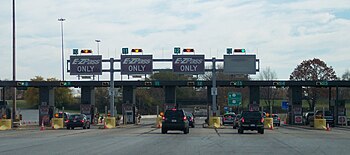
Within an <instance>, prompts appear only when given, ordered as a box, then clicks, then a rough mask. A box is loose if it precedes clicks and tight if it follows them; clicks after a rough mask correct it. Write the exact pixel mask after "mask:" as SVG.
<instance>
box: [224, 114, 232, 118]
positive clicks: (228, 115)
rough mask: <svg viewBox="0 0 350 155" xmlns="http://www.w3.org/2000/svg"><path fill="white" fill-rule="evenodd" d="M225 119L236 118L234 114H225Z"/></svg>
mask: <svg viewBox="0 0 350 155" xmlns="http://www.w3.org/2000/svg"><path fill="white" fill-rule="evenodd" d="M224 117H235V115H234V114H225V115H224Z"/></svg>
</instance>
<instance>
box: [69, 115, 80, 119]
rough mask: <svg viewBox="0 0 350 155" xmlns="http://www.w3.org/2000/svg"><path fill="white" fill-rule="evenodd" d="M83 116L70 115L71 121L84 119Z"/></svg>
mask: <svg viewBox="0 0 350 155" xmlns="http://www.w3.org/2000/svg"><path fill="white" fill-rule="evenodd" d="M82 117H83V116H81V115H70V116H69V119H78V118H82Z"/></svg>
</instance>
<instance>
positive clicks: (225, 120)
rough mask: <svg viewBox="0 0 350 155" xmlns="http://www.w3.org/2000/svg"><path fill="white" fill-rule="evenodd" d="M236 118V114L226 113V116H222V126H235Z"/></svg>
mask: <svg viewBox="0 0 350 155" xmlns="http://www.w3.org/2000/svg"><path fill="white" fill-rule="evenodd" d="M235 118H236V114H235V113H226V114H224V116H222V125H225V124H233V122H234V120H235Z"/></svg>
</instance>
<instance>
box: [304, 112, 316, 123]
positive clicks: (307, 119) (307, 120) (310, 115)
mask: <svg viewBox="0 0 350 155" xmlns="http://www.w3.org/2000/svg"><path fill="white" fill-rule="evenodd" d="M313 117H314V112H307V113H305V115H304V117H303V119H304V122H305V125H309V124H310V120H311V118H313Z"/></svg>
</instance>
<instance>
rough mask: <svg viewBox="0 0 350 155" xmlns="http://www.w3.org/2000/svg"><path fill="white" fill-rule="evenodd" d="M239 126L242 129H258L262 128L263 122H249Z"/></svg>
mask: <svg viewBox="0 0 350 155" xmlns="http://www.w3.org/2000/svg"><path fill="white" fill-rule="evenodd" d="M241 128H243V130H258V129H261V128H264V125H263V124H257V125H251V124H242V126H241Z"/></svg>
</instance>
